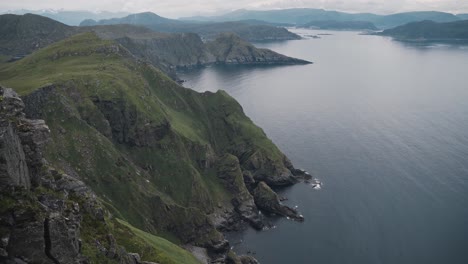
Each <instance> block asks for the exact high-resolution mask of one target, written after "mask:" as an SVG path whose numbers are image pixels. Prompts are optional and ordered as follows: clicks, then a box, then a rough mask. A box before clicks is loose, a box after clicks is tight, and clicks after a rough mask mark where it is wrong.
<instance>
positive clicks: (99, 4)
mask: <svg viewBox="0 0 468 264" xmlns="http://www.w3.org/2000/svg"><path fill="white" fill-rule="evenodd" d="M296 7H309V8H323V9H328V10H339V11H347V12H372V13H382V14H387V13H396V12H404V11H415V10H437V11H446V12H452V13H463V12H466V13H468V1H467V0H258V1H252V0H237V1H232V0H80V1H68V0H67V1H65V0H41V1H38V0H20V1H7V0H1V3H0V10H3V11H6V10H16V9H31V10H38V9H65V10H91V11H97V10H101V11H102V10H106V11H127V12H142V11H153V12H155V13H158V14H161V15H164V16H168V17H179V16H189V15H197V14H209V13H215V12H228V11H232V10H235V9H240V8H246V9H259V10H265V9H279V8H296Z"/></svg>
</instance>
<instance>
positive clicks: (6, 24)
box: [0, 14, 79, 55]
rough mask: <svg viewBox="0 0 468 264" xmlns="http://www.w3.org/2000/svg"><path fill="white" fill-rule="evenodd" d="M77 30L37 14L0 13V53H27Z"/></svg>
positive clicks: (77, 30)
mask: <svg viewBox="0 0 468 264" xmlns="http://www.w3.org/2000/svg"><path fill="white" fill-rule="evenodd" d="M77 32H79V29H78V28H74V27H70V26H67V25H65V24H62V23H60V22H57V21H55V20H52V19H50V18H47V17H43V16H39V15H33V14H26V15H0V54H3V55H22V54H28V53H31V52H32V51H34V50H37V49H40V48H43V47H45V46H48V45H50V44H52V43H54V42H57V41H59V40H62V39H65V38H67V37H69V36H71V35H73V34H76V33H77Z"/></svg>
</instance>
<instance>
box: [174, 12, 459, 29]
mask: <svg viewBox="0 0 468 264" xmlns="http://www.w3.org/2000/svg"><path fill="white" fill-rule="evenodd" d="M466 17H467V15H459V16H456V15H454V14H450V13H444V12H436V11H418V12H406V13H397V14H392V15H376V14H371V13H357V14H352V13H345V12H338V11H329V10H323V9H311V8H293V9H282V10H266V11H255V10H246V9H241V10H236V11H233V12H230V13H227V14H224V15H220V16H210V17H202V16H197V17H186V18H181V20H192V21H194V20H195V21H237V20H247V19H255V20H262V21H266V22H270V23H289V24H295V25H303V24H307V23H310V22H312V21H337V22H346V21H348V22H349V21H366V22H370V23H373V24H374V25H375V26H376V27H377V28H380V29H387V28H392V27H396V26H400V25H403V24H406V23H410V22H415V21H422V20H433V21H435V22H452V21H457V20H461V19H464V18H466Z"/></svg>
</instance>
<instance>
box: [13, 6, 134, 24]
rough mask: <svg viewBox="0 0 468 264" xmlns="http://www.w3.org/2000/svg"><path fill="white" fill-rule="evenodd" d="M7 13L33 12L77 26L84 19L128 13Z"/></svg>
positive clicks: (118, 15) (50, 11)
mask: <svg viewBox="0 0 468 264" xmlns="http://www.w3.org/2000/svg"><path fill="white" fill-rule="evenodd" d="M8 13H9V14H15V15H24V14H35V15H39V16H44V17H48V18H50V19H53V20H56V21H59V22H60V23H63V24H66V25H69V26H78V25H79V24H80V23H81V22H82V21H83V20H85V19H94V20H101V19H109V18H114V17H124V16H127V15H129V13H126V12H107V11H101V12H90V11H68V10H25V9H20V10H12V11H8Z"/></svg>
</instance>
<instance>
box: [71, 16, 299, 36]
mask: <svg viewBox="0 0 468 264" xmlns="http://www.w3.org/2000/svg"><path fill="white" fill-rule="evenodd" d="M115 24H131V25H140V26H144V27H147V28H149V29H152V30H154V31H158V32H168V33H196V34H199V35H200V36H201V37H202V38H204V39H207V40H211V39H214V38H215V37H216V36H217V35H218V34H219V33H223V32H231V33H235V34H237V35H239V36H240V37H241V38H243V39H245V40H247V41H252V42H255V41H265V40H291V39H300V37H299V36H298V35H296V34H294V33H292V32H289V31H288V30H286V29H285V28H281V27H276V26H272V25H268V23H261V22H259V21H252V20H248V22H203V23H200V22H191V21H180V20H175V19H168V18H164V17H161V16H158V15H156V14H154V13H150V12H146V13H139V14H132V15H129V16H127V17H124V18H118V19H107V20H100V21H93V20H85V21H83V22H82V23H81V24H80V26H93V25H115Z"/></svg>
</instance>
